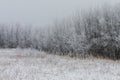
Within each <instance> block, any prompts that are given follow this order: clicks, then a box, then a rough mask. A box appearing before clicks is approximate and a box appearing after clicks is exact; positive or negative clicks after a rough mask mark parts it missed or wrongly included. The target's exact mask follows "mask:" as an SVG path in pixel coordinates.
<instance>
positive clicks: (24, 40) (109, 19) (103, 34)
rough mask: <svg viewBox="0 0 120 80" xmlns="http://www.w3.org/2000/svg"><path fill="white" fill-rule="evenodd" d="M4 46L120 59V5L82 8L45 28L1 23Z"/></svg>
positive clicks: (1, 40) (0, 37)
mask: <svg viewBox="0 0 120 80" xmlns="http://www.w3.org/2000/svg"><path fill="white" fill-rule="evenodd" d="M0 48H33V49H37V50H40V51H45V52H48V53H53V54H59V55H69V56H71V57H77V56H82V57H86V56H90V55H93V56H95V57H103V58H110V59H120V6H119V5H117V6H104V7H102V8H94V9H89V11H83V12H78V13H76V14H74V15H73V16H71V17H67V18H65V19H63V20H61V21H55V22H54V23H53V25H50V26H47V27H45V28H44V27H35V26H25V25H20V24H0Z"/></svg>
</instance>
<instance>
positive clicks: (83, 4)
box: [0, 0, 120, 25]
mask: <svg viewBox="0 0 120 80" xmlns="http://www.w3.org/2000/svg"><path fill="white" fill-rule="evenodd" d="M119 2H120V0H0V23H11V24H12V23H21V24H32V25H47V24H50V23H52V22H53V21H54V19H62V18H64V17H65V16H68V15H72V13H73V12H74V11H76V10H78V9H88V8H90V7H94V6H101V5H103V4H116V3H119Z"/></svg>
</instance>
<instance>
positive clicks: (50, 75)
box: [0, 49, 120, 80]
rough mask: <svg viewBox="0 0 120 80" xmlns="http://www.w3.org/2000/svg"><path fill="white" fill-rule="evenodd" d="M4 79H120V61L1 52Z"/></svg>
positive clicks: (36, 53)
mask: <svg viewBox="0 0 120 80" xmlns="http://www.w3.org/2000/svg"><path fill="white" fill-rule="evenodd" d="M0 80H120V61H112V60H105V59H95V58H94V59H77V58H70V57H67V56H57V55H52V54H46V53H45V52H39V51H36V50H30V49H26V50H25V49H24V50H22V49H0Z"/></svg>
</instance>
